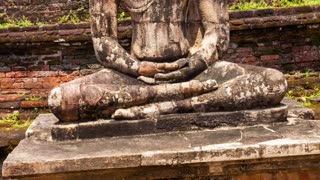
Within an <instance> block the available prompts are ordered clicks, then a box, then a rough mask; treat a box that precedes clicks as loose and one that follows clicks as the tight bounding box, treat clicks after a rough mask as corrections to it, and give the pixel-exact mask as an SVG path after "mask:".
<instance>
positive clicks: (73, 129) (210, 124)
mask: <svg viewBox="0 0 320 180" xmlns="http://www.w3.org/2000/svg"><path fill="white" fill-rule="evenodd" d="M287 114H288V110H287V106H286V105H279V106H278V107H273V108H265V109H256V110H243V111H233V112H213V113H190V114H176V115H165V116H160V117H159V118H151V119H143V120H129V121H115V120H98V121H94V122H82V123H72V124H66V123H59V122H58V119H57V118H56V117H55V116H54V115H40V116H39V117H38V118H37V119H36V120H35V122H34V125H32V126H31V127H30V128H29V130H28V131H27V136H28V137H30V136H32V135H36V136H38V138H40V139H53V140H57V141H64V140H78V139H92V138H103V137H119V136H133V135H145V134H157V133H165V132H174V131H190V130H208V129H215V128H217V127H222V126H244V125H246V126H248V125H257V124H272V123H276V122H285V121H286V120H287ZM42 124H44V125H42ZM43 128H44V129H46V128H47V129H50V131H42V129H43ZM48 132H51V134H46V133H48Z"/></svg>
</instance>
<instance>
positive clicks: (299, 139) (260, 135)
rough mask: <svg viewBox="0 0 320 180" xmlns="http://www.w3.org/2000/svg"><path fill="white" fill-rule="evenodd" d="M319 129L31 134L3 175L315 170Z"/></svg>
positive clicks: (294, 125)
mask: <svg viewBox="0 0 320 180" xmlns="http://www.w3.org/2000/svg"><path fill="white" fill-rule="evenodd" d="M319 132H320V122H319V121H312V120H311V121H304V120H296V121H295V122H290V123H275V124H272V125H257V126H254V127H237V128H221V129H217V130H207V131H192V132H176V133H165V134H158V135H147V136H131V137H118V138H104V139H91V140H81V141H64V142H59V141H43V140H41V139H38V138H37V137H36V136H31V137H29V138H27V139H25V140H23V141H22V142H21V143H20V144H19V146H18V147H17V148H16V149H15V150H14V151H13V152H12V154H10V155H9V156H8V158H7V159H6V161H5V162H4V166H3V175H4V176H5V177H19V178H21V177H23V176H29V175H32V178H36V177H38V178H41V177H42V178H44V177H45V176H41V175H45V174H49V176H50V177H56V178H57V177H60V178H61V177H64V178H66V177H69V178H70V177H74V176H75V177H78V176H80V175H81V176H82V177H88V176H90V178H98V177H100V178H101V177H103V176H104V177H106V176H108V177H113V178H115V179H117V178H122V179H126V178H132V177H139V178H178V177H180V178H183V177H209V176H210V177H215V176H230V175H241V174H250V173H262V172H266V173H269V172H278V171H279V170H284V169H286V170H288V171H290V170H295V169H299V168H301V167H303V168H304V169H305V170H307V169H315V168H319V159H320V155H319V154H320V148H319V147H320V138H319V137H320V136H319V135H320V134H319ZM119 168H120V169H119ZM153 168H156V169H157V171H155V169H153ZM195 168H196V169H197V171H195ZM182 169H185V170H187V171H186V172H188V173H185V174H184V173H182ZM189 170H190V171H189ZM165 171H166V172H167V173H164V172H165ZM142 172H144V173H142ZM170 172H171V173H170ZM133 174H135V175H133ZM46 177H48V175H46Z"/></svg>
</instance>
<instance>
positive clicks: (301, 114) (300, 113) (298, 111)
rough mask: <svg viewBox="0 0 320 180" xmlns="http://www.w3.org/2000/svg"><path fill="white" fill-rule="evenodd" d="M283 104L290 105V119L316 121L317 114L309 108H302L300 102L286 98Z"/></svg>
mask: <svg viewBox="0 0 320 180" xmlns="http://www.w3.org/2000/svg"><path fill="white" fill-rule="evenodd" d="M282 103H284V104H286V105H288V108H289V113H288V118H301V119H314V118H315V112H314V111H313V110H311V109H309V108H306V107H303V106H301V104H299V103H298V102H296V101H294V100H292V99H289V98H284V99H283V100H282Z"/></svg>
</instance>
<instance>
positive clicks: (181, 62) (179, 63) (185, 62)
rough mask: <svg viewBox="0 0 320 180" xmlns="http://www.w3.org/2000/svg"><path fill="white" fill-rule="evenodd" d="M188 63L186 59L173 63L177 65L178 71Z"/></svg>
mask: <svg viewBox="0 0 320 180" xmlns="http://www.w3.org/2000/svg"><path fill="white" fill-rule="evenodd" d="M188 61H189V60H188V59H187V58H182V59H179V60H177V61H175V63H177V64H178V65H179V69H181V68H183V67H185V66H187V65H188Z"/></svg>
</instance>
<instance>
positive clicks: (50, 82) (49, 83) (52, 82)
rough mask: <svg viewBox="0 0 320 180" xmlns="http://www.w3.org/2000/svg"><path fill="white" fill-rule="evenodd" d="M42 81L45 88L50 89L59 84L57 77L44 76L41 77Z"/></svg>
mask: <svg viewBox="0 0 320 180" xmlns="http://www.w3.org/2000/svg"><path fill="white" fill-rule="evenodd" d="M41 80H42V81H43V83H42V85H43V88H45V89H51V88H54V87H56V86H58V85H59V84H60V78H59V77H45V78H42V79H41Z"/></svg>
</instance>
